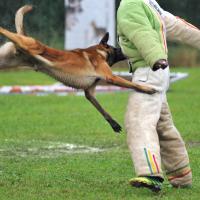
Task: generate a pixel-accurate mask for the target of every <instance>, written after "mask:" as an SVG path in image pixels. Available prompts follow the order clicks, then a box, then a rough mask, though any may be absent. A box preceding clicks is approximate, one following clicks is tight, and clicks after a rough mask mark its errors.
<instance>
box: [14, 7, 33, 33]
mask: <svg viewBox="0 0 200 200" xmlns="http://www.w3.org/2000/svg"><path fill="white" fill-rule="evenodd" d="M32 9H33V6H32V5H25V6H23V7H21V8H20V9H19V10H17V12H16V14H15V27H16V31H17V33H18V34H21V35H26V33H25V30H24V25H23V24H24V23H23V20H24V14H26V13H28V12H30V11H31V10H32Z"/></svg>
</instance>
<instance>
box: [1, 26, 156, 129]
mask: <svg viewBox="0 0 200 200" xmlns="http://www.w3.org/2000/svg"><path fill="white" fill-rule="evenodd" d="M20 33H23V31H21V32H20ZM0 34H2V35H4V36H5V37H6V38H8V39H9V40H11V41H12V42H13V43H14V45H15V48H16V51H17V53H18V56H20V59H22V60H21V62H22V63H23V64H26V65H28V66H29V67H32V68H34V69H35V70H36V71H40V72H43V73H45V74H48V75H50V76H51V77H53V78H55V79H56V80H58V81H60V82H62V83H63V84H65V85H67V86H71V87H73V88H77V89H83V90H84V92H85V96H86V98H87V99H88V100H89V101H90V102H91V103H92V104H93V105H94V106H95V107H96V108H97V110H98V111H99V112H100V113H101V114H102V115H103V117H104V118H105V119H106V120H107V121H108V123H109V124H110V125H111V127H112V128H113V130H114V131H115V132H120V131H121V127H120V125H119V124H118V123H117V122H116V121H115V120H114V119H113V118H112V117H111V116H110V115H109V114H108V113H107V112H106V111H105V110H104V109H103V108H102V107H101V105H100V104H99V103H98V101H97V100H96V99H95V97H94V90H95V87H96V85H97V83H98V81H100V80H104V81H106V82H107V83H109V84H112V85H117V86H120V87H126V88H132V89H135V90H138V91H141V92H145V93H149V94H152V93H155V90H154V89H153V88H150V87H147V86H145V85H140V84H137V83H134V82H130V81H127V80H125V79H123V78H120V77H118V76H115V75H113V74H112V71H111V69H110V66H111V65H112V64H114V63H116V62H118V61H120V60H124V59H125V57H124V56H123V54H122V52H121V50H120V49H119V48H114V47H112V46H110V45H108V44H107V42H108V39H109V34H108V33H106V34H105V36H104V37H103V38H102V40H101V42H100V43H99V44H98V45H95V46H91V47H89V48H86V49H75V50H71V51H62V50H57V49H53V48H50V47H48V46H46V45H44V44H42V43H41V42H39V41H38V40H36V39H34V38H31V37H27V36H24V35H22V34H16V33H12V32H10V31H8V30H6V29H3V28H1V27H0ZM109 65H110V66H109Z"/></svg>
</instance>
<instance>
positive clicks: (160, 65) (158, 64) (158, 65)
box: [152, 59, 169, 71]
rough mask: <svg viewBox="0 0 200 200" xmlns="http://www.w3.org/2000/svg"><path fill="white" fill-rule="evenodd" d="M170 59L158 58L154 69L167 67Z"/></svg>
mask: <svg viewBox="0 0 200 200" xmlns="http://www.w3.org/2000/svg"><path fill="white" fill-rule="evenodd" d="M168 65H169V64H168V61H167V60H165V59H161V60H158V61H157V62H156V63H155V64H154V65H153V67H152V70H153V71H157V70H158V69H165V68H166V67H168Z"/></svg>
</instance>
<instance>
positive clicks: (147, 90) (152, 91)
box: [139, 86, 158, 94]
mask: <svg viewBox="0 0 200 200" xmlns="http://www.w3.org/2000/svg"><path fill="white" fill-rule="evenodd" d="M139 91H140V92H143V93H147V94H155V93H156V92H158V91H157V90H156V89H155V88H153V87H149V86H142V87H141V88H140V90H139Z"/></svg>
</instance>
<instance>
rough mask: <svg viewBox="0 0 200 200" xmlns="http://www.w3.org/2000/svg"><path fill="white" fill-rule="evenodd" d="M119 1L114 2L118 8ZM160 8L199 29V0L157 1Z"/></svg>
mask: <svg viewBox="0 0 200 200" xmlns="http://www.w3.org/2000/svg"><path fill="white" fill-rule="evenodd" d="M120 1H121V0H116V6H117V7H118V6H119V3H120ZM157 2H158V3H159V4H160V6H161V7H162V8H163V9H165V10H166V11H168V12H171V13H172V14H174V15H176V16H180V17H181V18H183V19H185V20H187V21H188V22H190V23H192V24H194V25H195V26H197V27H200V15H199V11H200V3H199V0H157Z"/></svg>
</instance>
